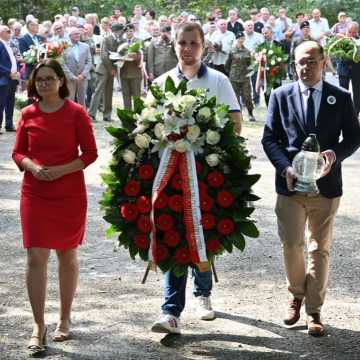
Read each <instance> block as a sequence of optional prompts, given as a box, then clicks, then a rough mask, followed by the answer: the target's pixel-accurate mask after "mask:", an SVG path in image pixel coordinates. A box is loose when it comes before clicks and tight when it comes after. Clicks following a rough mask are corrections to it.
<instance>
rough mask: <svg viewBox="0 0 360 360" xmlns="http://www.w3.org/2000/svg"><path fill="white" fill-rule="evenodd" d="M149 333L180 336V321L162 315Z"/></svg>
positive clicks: (174, 317)
mask: <svg viewBox="0 0 360 360" xmlns="http://www.w3.org/2000/svg"><path fill="white" fill-rule="evenodd" d="M151 331H153V332H156V333H165V334H180V333H181V329H180V319H179V318H178V317H176V316H174V315H170V314H162V315H160V318H159V320H158V321H156V322H155V323H154V324H153V326H152V327H151Z"/></svg>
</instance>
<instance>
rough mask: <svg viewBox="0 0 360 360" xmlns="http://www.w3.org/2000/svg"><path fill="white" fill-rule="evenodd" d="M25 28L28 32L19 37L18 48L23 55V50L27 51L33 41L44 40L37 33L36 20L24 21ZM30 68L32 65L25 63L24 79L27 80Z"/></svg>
mask: <svg viewBox="0 0 360 360" xmlns="http://www.w3.org/2000/svg"><path fill="white" fill-rule="evenodd" d="M26 28H27V30H28V33H27V34H25V35H24V36H23V37H21V38H20V39H19V49H20V53H21V55H23V54H24V52H25V51H28V50H29V49H30V46H31V45H34V44H35V43H42V42H43V41H44V38H43V37H42V36H40V35H37V33H38V31H39V24H38V23H37V21H36V20H34V19H30V20H29V21H28V22H27V23H26ZM32 70H33V65H32V64H26V67H25V79H24V80H27V79H28V78H29V76H30V74H31V72H32Z"/></svg>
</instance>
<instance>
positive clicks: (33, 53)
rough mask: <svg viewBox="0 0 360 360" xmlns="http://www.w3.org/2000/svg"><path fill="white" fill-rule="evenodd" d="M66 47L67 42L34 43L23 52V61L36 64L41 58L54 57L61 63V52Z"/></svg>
mask: <svg viewBox="0 0 360 360" xmlns="http://www.w3.org/2000/svg"><path fill="white" fill-rule="evenodd" d="M67 48H68V44H67V43H66V42H61V43H42V44H34V45H31V46H30V49H29V50H27V51H25V52H24V54H23V56H24V61H25V62H26V63H27V64H36V63H38V62H39V61H40V60H43V59H55V60H57V61H58V62H59V63H60V64H62V63H63V52H64V51H65V50H66V49H67Z"/></svg>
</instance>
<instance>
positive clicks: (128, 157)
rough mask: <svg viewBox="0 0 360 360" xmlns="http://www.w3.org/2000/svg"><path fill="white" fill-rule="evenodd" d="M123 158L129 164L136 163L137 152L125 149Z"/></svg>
mask: <svg viewBox="0 0 360 360" xmlns="http://www.w3.org/2000/svg"><path fill="white" fill-rule="evenodd" d="M122 158H123V159H124V161H125V162H127V163H128V164H134V163H135V160H136V154H135V153H134V152H133V151H131V150H125V151H124V153H123V156H122Z"/></svg>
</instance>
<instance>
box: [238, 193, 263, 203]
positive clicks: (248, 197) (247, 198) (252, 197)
mask: <svg viewBox="0 0 360 360" xmlns="http://www.w3.org/2000/svg"><path fill="white" fill-rule="evenodd" d="M241 199H242V200H245V201H258V200H260V199H261V198H260V197H259V196H257V195H255V194H250V193H248V194H245V195H243V196H241Z"/></svg>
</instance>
